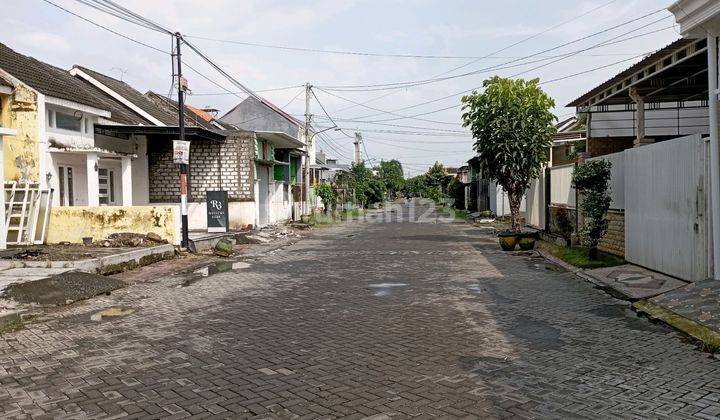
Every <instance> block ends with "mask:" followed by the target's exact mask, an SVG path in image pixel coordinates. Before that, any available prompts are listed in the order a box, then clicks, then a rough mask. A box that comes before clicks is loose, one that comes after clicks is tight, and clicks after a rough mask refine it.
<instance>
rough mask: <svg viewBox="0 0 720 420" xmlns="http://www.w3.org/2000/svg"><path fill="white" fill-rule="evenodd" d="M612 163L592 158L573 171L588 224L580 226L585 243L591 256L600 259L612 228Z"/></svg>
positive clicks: (582, 209) (581, 207)
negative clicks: (602, 243)
mask: <svg viewBox="0 0 720 420" xmlns="http://www.w3.org/2000/svg"><path fill="white" fill-rule="evenodd" d="M611 168H612V163H610V162H609V161H606V160H590V161H587V162H585V163H583V164H581V165H578V166H576V167H575V169H574V170H573V174H572V186H573V187H574V188H575V189H576V190H577V192H578V193H580V194H581V195H582V202H581V203H580V211H581V212H582V215H583V217H585V225H584V226H583V227H582V229H580V235H581V238H582V242H583V244H584V245H585V246H587V247H588V249H589V257H590V259H592V260H594V259H597V246H598V243H600V239H601V238H602V237H603V235H605V232H607V229H608V224H609V222H608V220H607V219H606V218H605V215H606V214H607V211H608V209H609V208H610V202H611V197H610V194H609V188H610V175H611V172H610V169H611Z"/></svg>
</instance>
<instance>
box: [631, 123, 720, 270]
mask: <svg viewBox="0 0 720 420" xmlns="http://www.w3.org/2000/svg"><path fill="white" fill-rule="evenodd" d="M707 147H708V146H707V144H706V142H705V140H703V139H702V138H701V137H700V135H693V136H687V137H682V138H678V139H674V140H668V141H664V142H660V143H656V144H652V145H647V146H642V147H638V148H634V149H629V150H626V151H625V165H624V166H625V168H624V169H625V259H626V260H628V261H630V262H632V263H635V264H638V265H641V266H644V267H648V268H650V269H653V270H657V271H660V272H663V273H667V274H669V275H672V276H676V277H679V278H681V279H685V280H693V281H694V280H701V279H705V278H707V277H708V273H709V271H708V238H707V229H708V223H707V219H708V218H707V200H706V186H705V180H706V179H707V166H708V165H707V158H706V156H707V155H708V152H707Z"/></svg>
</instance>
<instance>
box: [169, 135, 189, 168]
mask: <svg viewBox="0 0 720 420" xmlns="http://www.w3.org/2000/svg"><path fill="white" fill-rule="evenodd" d="M173 161H174V162H175V163H179V164H181V165H187V164H189V163H190V142H189V141H185V140H173Z"/></svg>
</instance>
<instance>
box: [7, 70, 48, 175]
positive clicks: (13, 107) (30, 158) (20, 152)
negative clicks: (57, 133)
mask: <svg viewBox="0 0 720 420" xmlns="http://www.w3.org/2000/svg"><path fill="white" fill-rule="evenodd" d="M39 108H40V105H39V102H38V92H37V91H35V90H34V89H32V88H30V87H29V86H27V85H26V84H24V83H22V82H21V81H19V80H17V79H16V78H14V77H12V76H11V75H9V74H7V73H6V72H4V71H2V70H0V126H2V127H6V128H11V129H13V130H15V132H16V135H15V136H13V137H7V138H5V139H4V141H3V168H4V173H5V180H7V181H18V182H39V181H40V179H39V178H40V138H41V128H42V124H43V121H42V118H41V116H42V114H40V112H39Z"/></svg>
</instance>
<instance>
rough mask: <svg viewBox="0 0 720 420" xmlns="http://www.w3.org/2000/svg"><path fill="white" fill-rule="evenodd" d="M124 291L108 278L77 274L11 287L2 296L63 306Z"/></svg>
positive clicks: (69, 273) (24, 301) (21, 300)
mask: <svg viewBox="0 0 720 420" xmlns="http://www.w3.org/2000/svg"><path fill="white" fill-rule="evenodd" d="M123 287H125V282H123V281H122V280H118V279H115V278H112V277H105V276H101V275H98V274H90V273H82V272H77V271H72V272H67V273H62V274H58V275H55V276H52V277H48V278H46V279H41V280H34V281H28V282H25V283H16V284H11V285H10V286H8V287H7V289H5V295H6V296H7V297H10V298H12V299H14V300H15V301H17V302H20V303H37V304H40V305H66V304H69V303H72V302H75V301H78V300H85V299H89V298H91V297H93V296H97V295H102V294H105V293H109V292H112V291H113V290H117V289H120V288H123Z"/></svg>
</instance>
